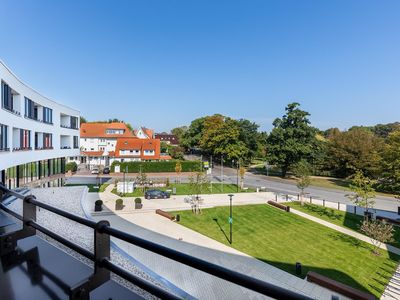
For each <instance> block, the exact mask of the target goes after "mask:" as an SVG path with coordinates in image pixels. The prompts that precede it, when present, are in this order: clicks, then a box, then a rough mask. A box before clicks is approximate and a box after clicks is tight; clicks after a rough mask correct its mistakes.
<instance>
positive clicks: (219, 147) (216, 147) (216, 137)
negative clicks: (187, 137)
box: [200, 115, 248, 161]
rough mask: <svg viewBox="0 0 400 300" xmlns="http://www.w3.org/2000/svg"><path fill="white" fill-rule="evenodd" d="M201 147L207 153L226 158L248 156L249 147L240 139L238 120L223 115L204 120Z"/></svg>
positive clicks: (235, 158) (237, 158) (234, 158)
mask: <svg viewBox="0 0 400 300" xmlns="http://www.w3.org/2000/svg"><path fill="white" fill-rule="evenodd" d="M203 126H204V128H203V135H202V138H201V140H200V148H201V149H202V150H203V151H204V152H206V153H207V154H212V155H214V156H218V157H221V156H223V158H224V159H225V160H228V161H231V160H239V159H241V158H243V157H246V156H247V153H248V149H247V148H246V145H245V143H244V142H242V141H240V139H239V135H240V129H239V126H238V124H237V122H236V121H235V120H233V119H231V118H227V117H224V116H222V115H213V116H210V117H207V118H206V119H205V121H204V125H203Z"/></svg>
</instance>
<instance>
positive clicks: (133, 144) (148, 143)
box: [115, 138, 160, 160]
mask: <svg viewBox="0 0 400 300" xmlns="http://www.w3.org/2000/svg"><path fill="white" fill-rule="evenodd" d="M120 150H140V158H141V159H156V160H158V159H160V140H158V139H137V138H119V139H117V145H116V147H115V157H118V158H129V157H139V155H133V154H132V155H120ZM144 150H154V155H144Z"/></svg>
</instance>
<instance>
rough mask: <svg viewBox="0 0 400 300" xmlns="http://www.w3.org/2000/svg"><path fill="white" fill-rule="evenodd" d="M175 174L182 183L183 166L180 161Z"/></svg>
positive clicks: (176, 165) (177, 163)
mask: <svg viewBox="0 0 400 300" xmlns="http://www.w3.org/2000/svg"><path fill="white" fill-rule="evenodd" d="M175 172H176V174H177V175H178V182H180V181H181V178H180V175H181V172H182V164H181V162H180V161H179V160H178V161H177V162H176V164H175Z"/></svg>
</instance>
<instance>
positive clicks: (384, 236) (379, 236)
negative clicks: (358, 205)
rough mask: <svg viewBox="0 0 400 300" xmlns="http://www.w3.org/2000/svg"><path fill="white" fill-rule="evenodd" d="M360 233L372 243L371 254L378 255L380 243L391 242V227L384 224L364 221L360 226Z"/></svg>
mask: <svg viewBox="0 0 400 300" xmlns="http://www.w3.org/2000/svg"><path fill="white" fill-rule="evenodd" d="M361 231H362V232H363V233H365V234H366V235H367V236H368V237H369V238H370V239H371V242H372V245H373V246H374V248H373V249H372V253H374V254H375V255H380V252H379V247H380V246H381V244H382V243H388V242H392V241H393V232H394V229H393V225H391V224H385V223H383V222H381V221H378V220H375V221H373V220H364V221H363V223H362V225H361Z"/></svg>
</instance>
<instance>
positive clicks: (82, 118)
mask: <svg viewBox="0 0 400 300" xmlns="http://www.w3.org/2000/svg"><path fill="white" fill-rule="evenodd" d="M79 119H80V124H83V123H87V120H86V118H85V117H83V116H80V118H79Z"/></svg>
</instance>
